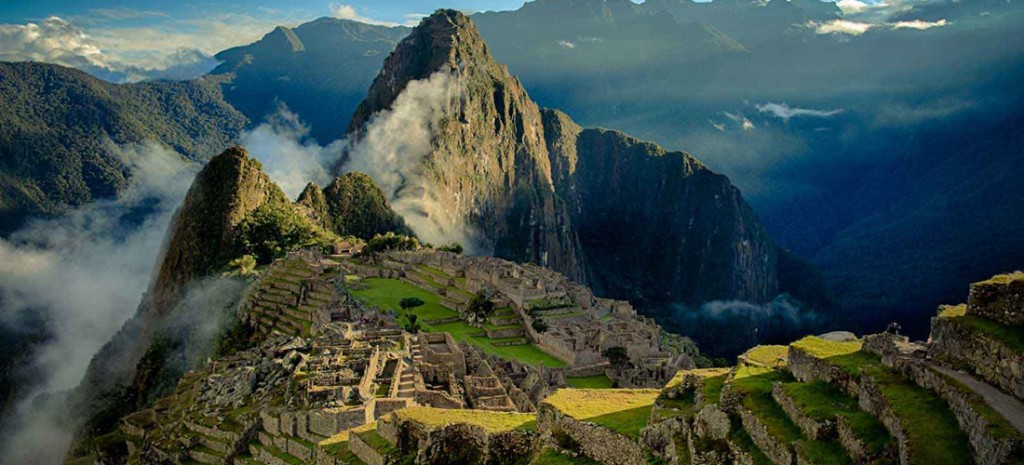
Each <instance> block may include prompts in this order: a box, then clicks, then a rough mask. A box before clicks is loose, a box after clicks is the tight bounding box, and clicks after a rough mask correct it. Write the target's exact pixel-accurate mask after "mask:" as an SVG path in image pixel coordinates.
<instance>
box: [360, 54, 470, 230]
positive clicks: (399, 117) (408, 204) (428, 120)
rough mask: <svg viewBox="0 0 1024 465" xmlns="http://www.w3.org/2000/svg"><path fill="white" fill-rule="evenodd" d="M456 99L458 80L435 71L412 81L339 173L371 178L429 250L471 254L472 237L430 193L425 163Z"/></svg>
mask: <svg viewBox="0 0 1024 465" xmlns="http://www.w3.org/2000/svg"><path fill="white" fill-rule="evenodd" d="M458 97H459V87H458V84H457V78H456V77H454V76H452V75H451V74H449V73H448V72H445V71H438V72H436V73H434V74H433V75H431V76H430V77H429V78H428V79H424V80H421V81H412V82H410V83H409V85H408V86H407V87H406V89H405V90H404V91H403V92H402V93H401V94H400V95H399V96H398V98H396V99H395V102H394V104H393V105H392V107H391V108H390V109H388V110H383V111H381V112H379V113H377V114H376V115H374V116H373V117H372V118H371V119H370V121H369V123H368V124H367V126H366V130H365V132H364V133H363V135H362V136H361V137H360V138H359V139H357V140H353V141H350V142H349V143H348V145H347V147H346V149H345V150H346V153H347V154H348V162H347V163H346V164H345V165H344V166H343V167H342V169H343V171H361V172H363V173H366V174H368V175H370V177H371V178H373V180H374V181H375V182H376V183H377V185H378V186H380V187H381V189H383V190H384V193H385V195H387V196H388V200H389V201H390V202H391V206H392V208H394V210H395V211H396V212H397V213H398V214H399V215H402V216H403V217H404V218H405V221H406V223H407V224H408V225H409V227H411V228H412V230H413V231H415V232H416V235H418V236H419V237H420V239H422V240H425V241H427V242H430V243H433V244H445V243H449V242H459V243H462V244H463V245H464V246H466V247H467V248H468V250H471V249H472V244H473V243H474V241H473V240H472V233H471V232H470V231H468V230H467V227H466V225H464V224H463V223H462V221H461V219H459V218H458V217H457V215H456V214H455V212H454V210H453V207H455V206H453V205H446V204H445V203H443V202H441V201H439V199H438V197H437V195H436V194H437V193H436V192H434V191H432V190H431V189H430V188H429V182H428V181H429V179H428V177H429V173H428V172H427V171H425V168H426V167H427V165H428V164H426V163H424V158H425V157H426V156H427V155H429V154H430V152H431V150H432V149H433V146H432V140H433V137H434V135H435V132H436V130H437V127H438V124H439V123H440V121H441V118H442V117H444V115H445V114H446V113H447V111H448V109H449V108H450V107H451V105H452V104H453V102H455V101H456V99H457V98H458Z"/></svg>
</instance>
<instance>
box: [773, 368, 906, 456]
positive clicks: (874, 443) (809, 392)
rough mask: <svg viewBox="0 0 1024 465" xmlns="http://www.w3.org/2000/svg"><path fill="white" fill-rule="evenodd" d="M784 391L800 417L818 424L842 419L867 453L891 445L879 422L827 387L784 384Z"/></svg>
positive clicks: (853, 400)
mask: <svg viewBox="0 0 1024 465" xmlns="http://www.w3.org/2000/svg"><path fill="white" fill-rule="evenodd" d="M782 391H783V392H784V393H785V394H786V395H787V396H788V397H789V398H790V399H792V400H793V403H794V404H795V405H796V408H797V410H799V411H800V413H802V414H804V415H806V416H808V417H810V418H811V419H813V420H816V421H829V420H835V419H836V418H837V417H843V419H844V420H846V422H847V424H849V425H850V428H851V429H852V430H853V433H854V436H856V437H857V438H858V439H859V440H860V441H861V442H862V443H864V446H865V448H866V449H867V450H868V452H870V453H872V454H875V453H879V452H881V451H882V450H884V449H885V447H886V445H888V444H890V443H891V442H892V436H890V435H889V432H888V431H887V430H886V429H885V426H884V425H882V423H881V422H880V421H878V419H876V418H875V417H873V416H871V415H870V414H868V413H866V412H864V411H861V410H860V407H858V406H857V401H856V400H855V399H853V398H851V397H849V396H847V395H846V394H844V393H843V392H842V391H840V390H839V389H838V388H836V387H835V386H832V385H830V384H828V383H823V382H815V383H785V384H783V385H782Z"/></svg>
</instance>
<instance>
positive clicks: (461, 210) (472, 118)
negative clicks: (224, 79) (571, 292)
mask: <svg viewBox="0 0 1024 465" xmlns="http://www.w3.org/2000/svg"><path fill="white" fill-rule="evenodd" d="M438 72H441V73H447V74H449V75H450V78H451V79H452V80H454V81H455V85H456V86H457V92H458V98H457V99H455V100H454V101H453V102H452V103H451V105H450V106H449V107H448V108H447V111H446V112H445V114H444V116H443V117H442V118H441V120H440V121H439V122H438V123H437V125H436V127H434V128H433V137H432V139H431V142H430V144H431V147H430V152H429V154H427V155H426V157H425V158H424V160H423V162H422V164H423V166H422V170H423V172H425V173H428V174H427V175H426V176H425V181H424V182H425V183H426V185H425V186H423V188H424V189H425V190H429V192H430V193H431V194H432V195H434V196H436V201H437V203H439V204H440V205H442V206H443V208H444V216H446V218H442V219H441V221H444V222H445V223H446V224H462V223H464V224H466V225H468V227H469V228H470V229H471V235H472V236H474V237H476V239H477V240H476V241H475V242H477V244H475V245H476V246H477V248H478V249H480V251H481V252H493V253H494V254H495V255H497V256H500V257H503V258H508V259H512V260H516V261H529V262H533V263H538V264H541V265H545V266H550V267H552V268H554V269H556V270H558V271H560V272H562V273H565V274H566V275H568V276H570V277H572V278H580V277H582V276H583V274H584V266H583V263H582V262H581V259H582V256H581V254H580V252H579V246H578V241H577V238H576V235H575V231H574V229H573V227H572V225H571V223H570V220H569V215H568V214H567V211H566V206H565V204H564V203H562V202H561V201H560V200H559V199H558V197H557V196H556V194H555V190H554V186H553V184H552V181H551V167H550V161H549V159H548V155H547V149H546V147H545V144H544V133H543V124H542V119H541V113H540V109H539V108H538V107H537V105H536V104H535V103H533V101H531V100H530V98H529V96H528V95H527V94H526V91H525V90H524V89H523V86H522V85H521V84H520V83H519V81H518V80H517V79H516V78H515V77H513V76H512V75H511V74H510V73H509V71H508V69H507V68H506V67H504V66H502V65H499V64H497V63H495V62H494V60H493V59H492V58H491V55H490V53H489V52H488V51H487V46H486V45H485V44H484V42H483V40H482V39H481V38H480V36H479V34H478V33H477V31H476V28H475V27H473V24H472V22H471V21H470V20H469V18H467V17H466V16H465V15H463V14H461V13H458V12H456V11H450V10H442V11H439V12H437V13H435V14H434V15H432V16H430V17H428V18H426V19H425V20H424V21H423V22H422V23H421V24H420V25H419V26H418V27H417V28H416V29H414V30H413V32H412V33H411V34H410V35H409V36H408V37H406V38H405V39H404V40H403V41H402V42H401V43H400V44H399V45H398V47H397V48H396V49H395V51H394V52H392V53H391V56H389V57H388V58H387V60H385V62H384V67H383V69H382V70H381V72H380V74H379V75H378V76H377V79H376V80H374V83H373V85H372V86H371V87H370V90H369V92H368V95H367V97H366V100H364V101H363V103H362V104H360V106H359V108H358V109H357V110H356V113H355V116H353V118H352V121H351V123H350V125H349V130H350V132H351V133H353V134H355V136H356V137H357V138H358V137H360V135H361V133H362V132H363V131H365V129H366V127H367V125H368V124H369V122H370V119H371V117H372V116H373V115H374V114H376V113H378V112H380V111H382V110H385V109H389V108H391V106H392V104H393V103H394V102H395V101H396V99H397V98H398V96H399V95H400V94H401V93H402V92H403V91H404V90H405V89H406V88H407V86H408V85H409V83H410V81H414V80H424V79H428V78H429V77H431V76H432V75H434V74H435V73H438ZM406 220H407V221H411V220H410V219H409V218H406Z"/></svg>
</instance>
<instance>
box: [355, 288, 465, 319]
mask: <svg viewBox="0 0 1024 465" xmlns="http://www.w3.org/2000/svg"><path fill="white" fill-rule="evenodd" d="M362 284H363V285H362V286H360V288H359V289H356V290H354V291H352V295H353V296H354V297H356V298H358V299H360V300H362V301H364V302H366V303H368V304H370V305H373V306H375V307H377V308H381V309H389V310H393V311H395V313H397V314H398V315H399V316H401V317H402V318H405V315H406V314H408V313H415V314H416V315H417V316H418V317H419V319H420V321H424V320H437V319H441V318H452V317H457V316H459V313H458V312H456V311H455V310H452V309H450V308H448V307H445V306H444V305H441V298H440V297H438V296H437V294H433V293H431V292H427V291H425V290H423V289H420V288H418V287H416V286H413V285H412V284H409V283H406V282H404V281H401V280H398V279H391V278H367V279H364V280H363V283H362ZM406 297H417V298H419V299H420V300H423V302H424V304H423V305H422V306H420V307H416V308H414V309H412V310H410V311H408V312H407V311H405V310H402V307H401V306H399V305H398V303H399V302H401V301H402V299H404V298H406Z"/></svg>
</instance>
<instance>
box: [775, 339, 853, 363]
mask: <svg viewBox="0 0 1024 465" xmlns="http://www.w3.org/2000/svg"><path fill="white" fill-rule="evenodd" d="M790 346H792V347H796V348H798V349H803V350H804V351H805V352H807V353H809V354H811V355H813V356H815V357H817V358H829V357H835V356H838V355H848V354H852V353H854V352H857V351H859V350H860V349H861V346H862V343H861V341H859V340H857V341H847V342H836V341H827V340H825V339H822V338H820V337H817V336H807V337H805V338H803V339H800V340H799V341H796V342H794V343H792V344H790Z"/></svg>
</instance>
